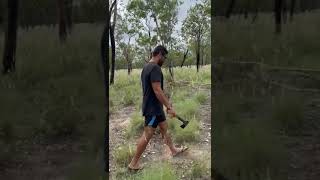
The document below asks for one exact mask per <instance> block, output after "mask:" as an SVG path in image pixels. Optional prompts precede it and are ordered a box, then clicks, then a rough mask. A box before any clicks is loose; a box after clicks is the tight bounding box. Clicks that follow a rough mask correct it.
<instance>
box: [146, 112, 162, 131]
mask: <svg viewBox="0 0 320 180" xmlns="http://www.w3.org/2000/svg"><path fill="white" fill-rule="evenodd" d="M165 120H166V117H165V116H163V115H157V116H155V115H154V116H149V115H147V116H145V120H144V126H151V127H153V128H157V126H158V124H159V123H161V122H163V121H165Z"/></svg>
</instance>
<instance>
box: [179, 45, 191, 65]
mask: <svg viewBox="0 0 320 180" xmlns="http://www.w3.org/2000/svg"><path fill="white" fill-rule="evenodd" d="M188 52H189V49H187V51H186V52H185V53H184V54H183V60H182V63H181V67H182V66H183V63H184V61H185V60H186V59H187V55H188Z"/></svg>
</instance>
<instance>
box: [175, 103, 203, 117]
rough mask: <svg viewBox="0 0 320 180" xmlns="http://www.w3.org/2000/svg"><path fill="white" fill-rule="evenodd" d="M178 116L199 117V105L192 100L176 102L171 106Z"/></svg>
mask: <svg viewBox="0 0 320 180" xmlns="http://www.w3.org/2000/svg"><path fill="white" fill-rule="evenodd" d="M173 107H174V108H175V111H176V112H177V114H178V115H180V116H182V117H185V118H191V117H193V116H194V115H199V107H200V104H199V103H198V102H196V101H195V100H194V99H186V100H184V101H180V102H177V103H175V104H174V105H173Z"/></svg>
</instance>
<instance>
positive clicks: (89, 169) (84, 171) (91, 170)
mask: <svg viewBox="0 0 320 180" xmlns="http://www.w3.org/2000/svg"><path fill="white" fill-rule="evenodd" d="M100 158H102V157H100ZM98 162H99V161H95V160H93V159H88V158H85V157H82V158H81V159H79V160H78V161H77V163H74V164H73V165H72V169H71V171H70V172H69V175H68V178H67V179H68V180H88V179H94V180H104V179H106V175H105V173H104V172H103V170H102V168H101V167H100V165H99V163H98Z"/></svg>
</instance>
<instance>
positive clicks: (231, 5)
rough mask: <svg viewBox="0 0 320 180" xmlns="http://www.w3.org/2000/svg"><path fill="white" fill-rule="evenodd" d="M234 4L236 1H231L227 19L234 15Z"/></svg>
mask: <svg viewBox="0 0 320 180" xmlns="http://www.w3.org/2000/svg"><path fill="white" fill-rule="evenodd" d="M234 4H235V0H230V3H229V6H228V9H227V11H226V18H230V16H231V14H232V10H233V7H234Z"/></svg>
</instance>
